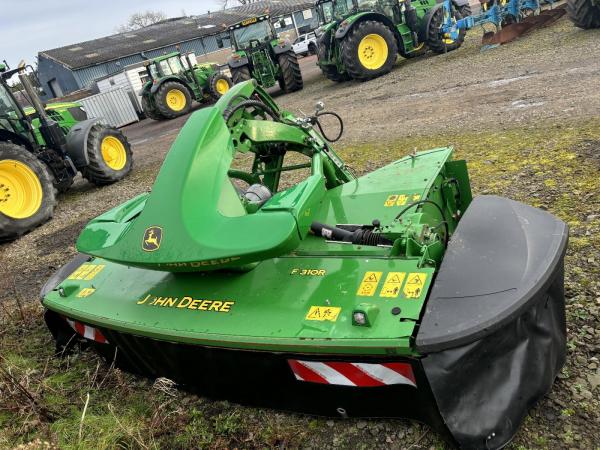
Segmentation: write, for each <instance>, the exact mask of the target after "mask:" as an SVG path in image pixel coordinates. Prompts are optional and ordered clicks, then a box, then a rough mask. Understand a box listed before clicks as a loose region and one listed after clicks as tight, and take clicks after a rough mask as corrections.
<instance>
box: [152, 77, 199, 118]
mask: <svg viewBox="0 0 600 450" xmlns="http://www.w3.org/2000/svg"><path fill="white" fill-rule="evenodd" d="M154 103H155V104H156V108H157V109H158V112H159V114H160V115H161V116H163V117H164V118H166V119H174V118H175V117H179V116H183V115H184V114H187V113H189V112H190V110H191V109H192V96H191V95H190V91H189V90H188V88H187V87H185V86H184V85H183V84H181V83H178V82H177V81H167V82H165V83H163V84H162V85H161V87H159V88H158V91H157V92H156V94H155V95H154Z"/></svg>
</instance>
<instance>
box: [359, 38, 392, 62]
mask: <svg viewBox="0 0 600 450" xmlns="http://www.w3.org/2000/svg"><path fill="white" fill-rule="evenodd" d="M387 58H388V45H387V42H385V39H384V38H383V37H382V36H380V35H379V34H368V35H366V36H365V37H364V38H362V40H361V41H360V44H358V60H359V61H360V63H361V64H362V66H363V67H365V68H366V69H369V70H377V69H379V68H381V67H382V66H383V65H384V64H385V62H386V61H387Z"/></svg>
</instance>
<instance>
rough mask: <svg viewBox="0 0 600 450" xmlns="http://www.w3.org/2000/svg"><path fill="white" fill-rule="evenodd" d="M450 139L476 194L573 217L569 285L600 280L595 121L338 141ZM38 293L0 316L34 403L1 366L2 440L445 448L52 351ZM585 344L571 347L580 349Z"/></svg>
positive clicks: (346, 151) (16, 373)
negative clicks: (591, 260) (213, 396)
mask: <svg viewBox="0 0 600 450" xmlns="http://www.w3.org/2000/svg"><path fill="white" fill-rule="evenodd" d="M445 145H454V146H455V148H456V156H457V157H459V158H465V159H467V161H468V163H469V169H470V173H471V177H472V187H473V191H474V193H475V194H481V193H487V194H498V195H503V196H507V197H511V198H514V199H516V200H520V201H524V202H526V203H529V204H532V205H534V206H538V207H543V208H546V209H548V210H549V211H550V212H552V213H554V214H556V215H557V216H559V217H560V218H562V219H563V220H565V221H566V222H568V223H569V225H570V226H571V233H572V237H571V241H570V247H569V251H568V255H567V283H566V284H567V289H568V290H569V289H570V290H572V291H574V292H578V293H581V292H583V293H586V292H588V290H592V289H594V286H595V285H593V282H594V280H597V279H598V269H597V265H593V264H587V263H586V262H585V258H584V259H582V258H581V257H580V253H581V252H584V251H586V252H590V251H594V252H596V253H597V252H598V251H599V250H600V234H599V233H591V232H590V233H587V231H589V230H590V229H591V227H596V229H597V228H598V227H599V226H600V219H598V218H596V219H593V220H591V221H588V220H586V218H587V217H588V216H589V215H590V214H593V213H594V212H595V211H597V209H598V205H597V203H596V204H595V203H594V200H595V201H597V198H596V197H597V193H598V192H600V176H599V175H600V173H599V172H600V157H599V156H598V155H599V153H600V127H599V126H598V122H597V121H594V120H590V121H588V122H583V123H581V122H579V123H572V124H561V125H557V126H551V125H542V126H539V127H536V128H532V127H527V128H518V129H511V130H508V131H504V132H494V131H492V132H485V133H463V134H459V135H453V136H445V135H435V136H421V137H411V138H405V139H399V140H396V141H393V142H377V143H371V144H369V145H355V146H348V147H345V148H339V149H338V150H339V153H340V154H341V156H342V157H343V158H344V159H345V160H346V161H347V162H348V163H349V164H350V165H351V166H352V167H354V168H355V169H356V170H357V171H359V172H361V173H364V172H366V171H370V170H373V169H375V168H377V167H380V166H382V165H384V164H386V163H388V162H391V161H393V160H395V159H397V158H399V157H401V156H403V155H405V154H407V153H408V152H410V151H412V150H413V149H415V148H416V149H418V150H421V149H427V148H431V147H439V146H445ZM590 148H591V150H590ZM147 175H153V174H147ZM594 195H595V196H596V197H593V196H594ZM591 299H593V297H590V300H589V301H592V300H591ZM30 300H31V302H30V306H28V307H26V311H25V312H26V314H27V319H26V320H25V321H23V320H21V319H20V318H19V314H13V318H7V317H4V318H3V319H2V321H0V349H1V350H0V355H2V358H0V367H1V368H2V369H4V371H6V372H9V373H10V374H11V375H12V377H13V378H14V380H16V381H17V382H18V383H19V384H20V386H21V387H22V388H23V390H25V391H26V392H28V393H29V394H30V395H31V396H32V397H33V398H34V399H35V402H36V404H33V403H32V401H31V399H30V398H28V397H27V395H25V394H24V393H23V392H22V390H20V389H19V387H18V386H16V384H15V382H14V380H11V379H8V378H7V376H6V374H5V372H0V397H1V398H2V401H1V402H0V448H11V447H13V446H16V445H19V444H27V443H31V442H33V441H35V442H50V443H51V444H52V445H55V446H57V447H59V448H64V449H104V448H170V449H178V448H180V449H188V448H225V447H228V448H250V447H252V448H274V447H281V446H283V447H298V446H307V445H310V446H313V447H318V448H323V447H340V448H346V447H352V448H373V447H380V448H385V447H390V446H393V445H396V446H400V447H402V448H406V447H409V446H410V445H411V444H413V443H415V447H413V448H431V447H433V448H440V449H441V448H445V445H444V444H443V443H442V442H441V440H440V439H439V437H438V436H437V435H435V434H434V433H433V432H428V431H427V428H426V427H424V426H422V425H418V424H412V423H409V422H407V421H402V420H398V421H379V420H369V421H367V425H366V426H365V427H362V426H361V427H358V426H357V423H358V422H357V421H355V420H347V421H341V420H333V421H329V420H327V419H322V418H314V417H306V416H299V415H294V414H284V413H279V412H273V411H269V410H262V409H255V408H247V407H240V406H237V405H234V404H230V403H228V402H219V401H210V400H208V399H205V398H199V397H197V396H194V395H189V394H187V393H185V392H182V391H169V390H166V391H165V390H160V389H157V388H155V387H153V382H152V380H146V379H143V378H139V377H135V376H133V375H130V374H127V373H123V372H121V371H119V370H115V369H111V368H110V367H108V366H107V365H106V364H105V363H104V362H102V361H100V360H99V358H98V357H96V356H95V354H93V353H92V352H90V351H85V352H81V353H76V354H74V355H71V356H69V357H66V358H55V357H53V355H52V352H53V343H52V339H51V337H50V335H49V333H48V331H47V330H46V328H45V325H44V323H43V319H42V310H41V307H40V306H39V303H38V302H37V301H35V299H30ZM585 301H587V300H585ZM8 306H9V307H10V305H8ZM584 306H585V303H584ZM0 311H1V310H0ZM568 320H569V321H570V323H572V324H573V326H574V327H575V328H577V324H582V323H585V321H587V320H593V318H589V317H586V315H585V308H580V309H569V310H568ZM578 351H579V350H578V347H575V346H573V352H574V353H575V354H576V352H578ZM577 370H579V369H578V368H577V367H574V365H573V363H569V365H568V366H567V368H566V369H565V371H563V372H564V374H566V375H567V376H570V375H569V374H571V373H574V372H576V371H577ZM554 391H556V392H558V394H557V395H562V396H565V397H566V400H565V401H566V402H571V401H572V400H570V399H569V398H568V396H569V395H570V394H569V392H570V391H569V390H568V389H567V388H564V389H563V388H562V387H561V385H559V386H558V387H557V386H556V385H555V388H554V389H553V392H554ZM88 394H89V402H88V407H87V411H86V415H85V418H84V419H83V420H82V411H83V408H84V405H85V402H86V399H87V395H88ZM580 409H585V405H584V407H582V408H580V407H579V406H578V408H577V409H571V408H563V410H562V412H561V413H560V416H561V417H562V418H563V420H568V421H570V420H575V419H577V417H578V414H579V410H580ZM588 409H589V408H588ZM579 423H581V422H576V421H575V422H573V423H571V424H570V425H569V426H570V428H567V429H566V430H565V429H561V430H554V429H553V428H552V427H551V426H547V425H545V423H544V421H543V420H542V419H539V418H538V417H537V416H530V417H529V419H528V421H527V424H526V426H527V428H528V430H529V432H522V433H520V434H519V435H518V436H517V439H516V441H515V443H514V444H512V448H556V447H560V446H564V445H572V443H573V434H574V432H575V431H574V430H576V432H577V433H579V434H581V435H584V436H586V435H587V434H586V433H588V430H586V427H585V426H584V425H578V424H579ZM583 423H585V422H583ZM592 428H593V427H592ZM532 431H533V432H532ZM36 440H37V441H36ZM577 444H578V445H579V444H581V445H585V444H586V442H585V441H584V442H577ZM590 445H591V443H590ZM34 447H35V446H34ZM32 448H33V447H32Z"/></svg>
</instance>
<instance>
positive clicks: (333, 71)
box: [317, 43, 350, 83]
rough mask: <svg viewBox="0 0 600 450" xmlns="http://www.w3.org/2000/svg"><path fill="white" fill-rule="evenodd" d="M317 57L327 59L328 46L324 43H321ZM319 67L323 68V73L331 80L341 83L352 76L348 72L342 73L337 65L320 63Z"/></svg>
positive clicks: (322, 59)
mask: <svg viewBox="0 0 600 450" xmlns="http://www.w3.org/2000/svg"><path fill="white" fill-rule="evenodd" d="M317 59H318V60H319V61H327V46H325V44H323V43H321V44H319V48H318V50H317ZM319 67H320V68H321V72H323V75H325V76H326V77H327V78H328V79H330V80H331V81H336V82H338V83H339V82H341V81H348V80H349V79H350V76H349V75H348V73H347V72H344V73H340V72H339V71H338V68H337V66H335V65H331V64H319Z"/></svg>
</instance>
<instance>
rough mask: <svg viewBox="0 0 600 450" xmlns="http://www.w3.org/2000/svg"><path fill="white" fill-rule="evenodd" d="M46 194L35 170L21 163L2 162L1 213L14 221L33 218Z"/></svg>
mask: <svg viewBox="0 0 600 450" xmlns="http://www.w3.org/2000/svg"><path fill="white" fill-rule="evenodd" d="M43 197H44V193H43V191H42V183H41V182H40V179H39V178H38V176H37V175H36V174H35V172H34V171H33V170H31V168H30V167H29V166H28V165H27V164H24V163H22V162H21V161H16V160H14V159H4V160H2V161H0V213H2V214H4V215H6V216H8V217H10V218H12V219H26V218H27V217H31V216H33V215H34V214H35V213H36V212H37V211H38V209H40V206H42V199H43Z"/></svg>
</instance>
